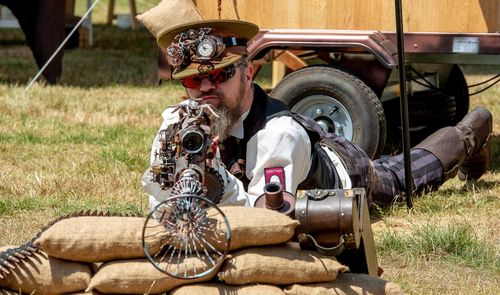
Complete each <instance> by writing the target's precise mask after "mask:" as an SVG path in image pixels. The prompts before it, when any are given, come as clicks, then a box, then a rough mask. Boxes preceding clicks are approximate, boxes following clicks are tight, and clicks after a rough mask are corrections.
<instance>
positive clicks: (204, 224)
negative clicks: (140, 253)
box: [142, 195, 231, 279]
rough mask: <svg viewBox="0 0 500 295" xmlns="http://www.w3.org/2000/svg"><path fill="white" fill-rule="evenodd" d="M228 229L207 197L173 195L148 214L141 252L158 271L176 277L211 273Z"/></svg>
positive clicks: (222, 250)
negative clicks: (142, 250)
mask: <svg viewBox="0 0 500 295" xmlns="http://www.w3.org/2000/svg"><path fill="white" fill-rule="evenodd" d="M230 240H231V230H230V228H229V223H228V221H227V218H226V216H225V215H224V213H223V212H222V211H221V210H220V208H219V207H217V206H216V205H215V204H214V203H212V202H211V201H210V200H208V199H206V198H204V197H200V196H193V195H184V196H182V195H181V196H175V197H172V198H169V199H168V200H166V201H164V202H162V203H160V204H159V205H158V206H156V207H155V209H154V210H153V211H152V212H151V213H150V214H149V215H148V217H147V218H146V222H145V224H144V227H143V231H142V244H143V248H144V253H145V254H146V257H147V258H148V259H149V261H150V262H151V263H152V264H153V265H154V267H155V268H156V269H158V270H159V271H161V272H163V273H166V274H168V275H170V276H172V277H175V278H179V279H194V278H199V277H203V276H206V275H209V274H212V273H214V272H216V271H217V270H218V268H219V267H220V265H221V264H222V262H223V261H224V259H225V257H226V255H227V253H228V250H229V245H230Z"/></svg>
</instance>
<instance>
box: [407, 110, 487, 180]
mask: <svg viewBox="0 0 500 295" xmlns="http://www.w3.org/2000/svg"><path fill="white" fill-rule="evenodd" d="M492 117H493V116H492V115H491V113H490V111H488V110H487V109H485V108H483V107H476V108H474V109H473V110H472V111H471V112H469V113H468V114H467V115H466V116H465V117H464V118H463V119H462V121H460V122H459V123H458V124H457V126H455V127H445V128H442V129H439V130H438V131H436V132H434V133H433V134H431V135H430V136H429V137H427V138H426V139H425V140H424V141H422V142H421V143H420V144H418V145H417V146H415V148H420V149H424V150H427V151H429V152H431V153H432V154H434V155H435V156H436V157H437V158H438V159H439V161H440V162H441V164H442V165H443V172H444V177H445V180H447V179H450V178H453V177H455V176H456V175H457V172H459V171H460V175H459V177H460V179H474V180H477V179H479V177H481V175H483V174H484V173H485V172H486V170H487V168H488V162H489V158H490V147H491V145H490V135H491V133H492V128H493V127H492V124H493V118H492Z"/></svg>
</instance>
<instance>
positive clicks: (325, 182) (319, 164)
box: [221, 84, 354, 193]
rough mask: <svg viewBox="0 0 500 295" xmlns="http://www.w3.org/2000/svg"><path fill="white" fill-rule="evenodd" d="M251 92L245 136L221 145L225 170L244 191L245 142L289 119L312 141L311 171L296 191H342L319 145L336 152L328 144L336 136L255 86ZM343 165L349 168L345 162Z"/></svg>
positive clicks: (337, 178)
mask: <svg viewBox="0 0 500 295" xmlns="http://www.w3.org/2000/svg"><path fill="white" fill-rule="evenodd" d="M254 89H255V90H254V100H253V103H252V106H251V108H250V112H249V113H248V116H247V117H246V119H245V120H244V121H243V128H244V137H243V138H242V139H241V140H239V141H238V142H237V143H235V138H234V137H230V138H228V139H227V140H226V141H224V142H223V143H222V145H223V147H222V148H221V158H222V161H223V162H224V164H225V165H226V167H228V168H229V169H230V172H232V173H233V174H235V176H237V177H238V178H240V180H241V181H242V182H243V184H244V185H245V188H247V186H248V183H249V181H250V180H249V179H248V178H247V177H246V175H245V167H244V164H245V162H246V149H247V143H248V141H249V140H250V138H251V137H252V136H254V135H255V134H256V133H257V132H258V131H259V130H261V129H262V128H264V127H265V125H266V123H267V122H268V121H269V120H271V119H272V118H275V117H279V116H290V117H292V118H293V119H294V120H295V121H297V122H298V123H299V124H300V125H302V126H303V127H304V129H305V130H306V132H307V134H308V136H309V139H310V142H311V155H310V156H311V157H310V158H311V168H310V170H309V173H308V175H307V177H306V179H305V180H304V181H303V182H302V183H300V184H299V187H298V189H313V188H324V189H326V188H329V189H337V188H342V183H341V181H340V179H339V176H338V173H337V171H336V169H335V167H334V165H333V163H332V161H331V160H330V158H329V157H328V155H327V154H326V152H325V151H324V150H323V148H322V147H321V145H326V146H328V147H330V148H333V149H334V150H335V151H336V152H337V148H335V144H333V145H332V144H331V143H329V141H331V140H330V139H331V138H332V137H333V138H336V137H337V136H336V135H335V134H327V133H325V132H324V131H323V129H322V128H321V127H320V126H319V125H318V124H316V122H315V121H314V120H312V119H310V118H307V117H305V116H302V115H299V114H296V113H293V112H291V111H289V110H288V108H287V106H286V105H285V104H284V103H283V102H281V101H279V100H277V99H274V98H271V97H269V96H268V95H267V94H266V93H265V92H264V91H263V90H262V89H261V88H260V87H259V86H258V85H255V84H254ZM327 135H328V136H327ZM325 141H328V142H325ZM234 144H236V146H237V147H236V148H235V147H234V146H233V147H231V146H232V145H234ZM337 154H338V152H337ZM339 157H340V158H341V159H343V157H342V154H339ZM344 166H346V168H348V166H347V165H346V164H345V163H344ZM347 170H348V173H349V172H351V173H349V175H350V176H354V175H351V174H353V173H352V172H353V171H352V170H351V171H349V169H347ZM293 193H294V192H293Z"/></svg>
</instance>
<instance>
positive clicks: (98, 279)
mask: <svg viewBox="0 0 500 295" xmlns="http://www.w3.org/2000/svg"><path fill="white" fill-rule="evenodd" d="M186 264H187V265H188V266H193V265H194V266H197V267H198V268H199V261H198V260H197V259H196V258H194V259H189V261H186ZM160 266H161V267H163V266H164V265H160ZM171 272H173V269H172V270H171ZM216 273H217V269H216V270H214V272H213V273H212V274H210V275H207V276H204V277H201V278H196V279H189V280H185V279H176V278H173V277H171V276H169V275H167V274H165V273H162V272H160V271H159V270H157V269H156V268H155V267H154V266H153V265H152V264H151V263H150V262H149V260H147V259H131V260H122V261H110V262H106V263H103V264H102V265H101V266H100V267H99V269H98V270H97V273H96V274H95V275H94V276H93V277H92V280H91V281H90V284H89V287H88V288H87V291H91V290H97V291H99V292H102V293H105V294H109V293H111V294H113V293H118V294H144V293H147V294H158V293H162V292H167V291H169V290H172V289H173V288H175V287H177V286H181V285H185V284H193V283H197V282H205V281H209V280H211V279H212V278H213V277H214V276H215V274H216Z"/></svg>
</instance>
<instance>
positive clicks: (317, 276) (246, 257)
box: [218, 243, 347, 285]
mask: <svg viewBox="0 0 500 295" xmlns="http://www.w3.org/2000/svg"><path fill="white" fill-rule="evenodd" d="M344 271H347V267H346V266H344V265H342V264H340V263H339V262H338V261H337V260H336V259H335V257H328V256H323V255H321V254H319V253H317V252H313V251H305V250H300V249H299V248H298V247H297V246H296V245H295V244H292V243H289V244H286V245H281V246H269V247H259V248H248V249H244V250H240V251H238V252H235V253H232V254H231V257H230V258H229V259H228V260H226V262H224V264H223V266H222V269H221V271H220V272H219V274H218V276H219V278H220V279H221V280H223V281H224V282H226V283H227V284H231V285H244V284H251V283H262V284H272V285H289V284H295V283H318V282H329V281H333V280H334V279H335V278H336V277H337V273H338V272H344Z"/></svg>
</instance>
